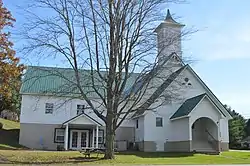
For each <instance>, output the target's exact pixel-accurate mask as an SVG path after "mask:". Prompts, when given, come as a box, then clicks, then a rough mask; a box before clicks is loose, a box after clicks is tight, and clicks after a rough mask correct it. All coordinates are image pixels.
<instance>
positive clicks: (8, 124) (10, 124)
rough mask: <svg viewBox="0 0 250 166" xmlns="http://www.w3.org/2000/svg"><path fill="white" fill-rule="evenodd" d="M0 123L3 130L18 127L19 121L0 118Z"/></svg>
mask: <svg viewBox="0 0 250 166" xmlns="http://www.w3.org/2000/svg"><path fill="white" fill-rule="evenodd" d="M0 123H2V124H3V129H5V130H12V129H20V123H18V122H14V121H11V120H6V119H3V118H0Z"/></svg>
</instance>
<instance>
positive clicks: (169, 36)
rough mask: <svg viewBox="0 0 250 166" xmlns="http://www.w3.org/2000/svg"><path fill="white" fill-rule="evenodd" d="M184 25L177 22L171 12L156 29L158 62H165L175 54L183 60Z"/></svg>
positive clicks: (168, 12)
mask: <svg viewBox="0 0 250 166" xmlns="http://www.w3.org/2000/svg"><path fill="white" fill-rule="evenodd" d="M184 26H185V25H184V24H181V23H178V22H177V21H175V20H174V19H173V17H172V15H171V13H170V11H169V9H168V10H167V16H166V18H165V20H164V21H163V22H161V23H160V25H159V26H158V27H157V28H156V29H155V32H156V33H157V42H158V44H157V47H158V60H159V61H161V60H164V59H165V58H167V57H168V56H169V55H171V54H172V53H173V52H175V53H176V54H177V55H178V56H179V57H180V58H181V56H182V55H181V53H182V51H181V36H182V28H183V27H184Z"/></svg>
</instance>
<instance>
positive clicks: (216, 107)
mask: <svg viewBox="0 0 250 166" xmlns="http://www.w3.org/2000/svg"><path fill="white" fill-rule="evenodd" d="M205 97H206V98H207V99H208V101H209V102H210V103H211V104H212V105H213V106H214V107H215V109H216V110H217V111H218V112H219V114H220V115H222V116H223V114H222V113H221V112H220V109H219V108H218V106H216V105H214V103H213V101H212V100H211V99H210V98H209V97H208V96H207V94H205V95H204V96H203V98H202V99H201V100H200V101H199V102H198V103H197V104H196V106H195V107H194V108H193V109H192V110H191V111H190V113H189V114H188V115H185V116H181V117H177V118H172V119H170V120H172V121H174V120H178V119H182V118H187V117H190V114H191V113H192V111H193V110H195V109H196V108H197V107H198V105H199V104H200V103H201V102H202V101H203V100H204V98H205ZM187 100H188V99H187Z"/></svg>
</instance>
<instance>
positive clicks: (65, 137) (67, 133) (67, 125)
mask: <svg viewBox="0 0 250 166" xmlns="http://www.w3.org/2000/svg"><path fill="white" fill-rule="evenodd" d="M68 135H69V124H66V128H65V132H64V149H65V150H68Z"/></svg>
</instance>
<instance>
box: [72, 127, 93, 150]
mask: <svg viewBox="0 0 250 166" xmlns="http://www.w3.org/2000/svg"><path fill="white" fill-rule="evenodd" d="M73 132H77V147H76V148H75V147H72V138H73V137H72V135H73ZM83 132H84V133H86V147H81V139H82V138H81V134H82V133H83ZM88 147H89V130H71V131H70V149H73V150H78V149H84V148H88Z"/></svg>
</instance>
